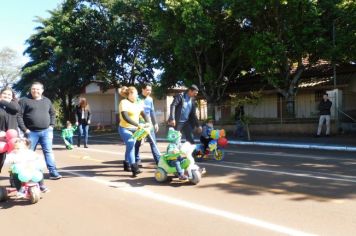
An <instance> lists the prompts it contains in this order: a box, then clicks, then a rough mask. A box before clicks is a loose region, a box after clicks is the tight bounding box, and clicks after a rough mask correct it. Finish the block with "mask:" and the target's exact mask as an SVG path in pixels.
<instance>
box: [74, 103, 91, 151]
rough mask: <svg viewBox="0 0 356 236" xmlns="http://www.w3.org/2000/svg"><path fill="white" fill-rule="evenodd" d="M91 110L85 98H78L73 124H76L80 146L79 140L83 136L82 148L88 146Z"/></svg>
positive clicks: (78, 144)
mask: <svg viewBox="0 0 356 236" xmlns="http://www.w3.org/2000/svg"><path fill="white" fill-rule="evenodd" d="M90 118H91V112H90V107H89V104H88V102H87V100H86V98H80V99H79V105H78V106H77V107H76V109H75V120H76V122H75V125H76V126H78V131H79V133H78V143H77V146H78V147H80V140H81V138H82V136H84V148H88V134H89V125H90Z"/></svg>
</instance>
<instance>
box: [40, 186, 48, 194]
mask: <svg viewBox="0 0 356 236" xmlns="http://www.w3.org/2000/svg"><path fill="white" fill-rule="evenodd" d="M40 190H41V192H42V193H48V192H49V188H47V187H46V186H45V185H41V186H40Z"/></svg>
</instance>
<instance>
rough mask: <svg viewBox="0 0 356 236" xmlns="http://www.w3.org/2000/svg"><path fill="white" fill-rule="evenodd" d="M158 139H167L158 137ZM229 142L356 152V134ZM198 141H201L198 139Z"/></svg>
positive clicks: (258, 138) (266, 137)
mask: <svg viewBox="0 0 356 236" xmlns="http://www.w3.org/2000/svg"><path fill="white" fill-rule="evenodd" d="M157 140H162V141H163V140H165V139H164V138H157ZM228 140H229V144H235V145H256V146H265V147H286V148H302V149H319V150H335V151H352V152H356V135H335V136H331V137H319V138H315V137H312V136H305V137H302V136H288V137H286V136H277V135H276V136H256V137H253V140H251V141H247V140H244V139H234V138H231V139H228ZM196 142H199V140H198V139H196Z"/></svg>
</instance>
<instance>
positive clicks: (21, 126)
mask: <svg viewBox="0 0 356 236" xmlns="http://www.w3.org/2000/svg"><path fill="white" fill-rule="evenodd" d="M43 92H44V86H43V84H42V83H40V82H34V83H32V85H31V87H30V92H29V94H28V95H27V96H25V97H22V98H20V99H19V100H18V99H17V98H16V96H15V92H14V91H13V90H12V89H11V88H9V87H6V88H4V89H2V90H1V91H0V132H3V133H4V134H6V132H7V131H9V130H16V131H19V134H16V136H17V137H18V138H17V140H16V141H15V142H14V143H13V145H14V147H13V148H12V149H11V150H6V151H5V150H3V152H2V153H0V172H1V169H2V167H3V165H4V164H9V163H10V164H20V163H21V162H26V161H33V160H34V158H32V157H34V156H35V152H34V151H35V150H36V147H37V145H41V148H42V152H43V155H44V162H45V166H46V167H47V169H48V172H49V178H50V179H53V180H58V179H60V178H62V176H61V175H60V173H59V172H58V170H57V167H56V163H55V157H54V154H53V150H52V144H53V129H54V126H55V119H56V112H55V109H54V107H53V104H52V102H51V101H50V100H49V99H48V98H47V97H45V96H43ZM75 114H76V123H75V125H74V126H72V124H71V123H70V122H69V121H68V122H67V124H66V128H65V129H64V130H63V132H62V136H63V137H65V138H66V141H67V142H68V144H70V145H73V132H74V131H75V130H76V129H77V127H78V129H79V135H78V142H77V145H78V147H79V146H80V144H81V136H83V137H84V140H83V144H84V148H88V146H87V144H88V129H89V125H90V117H91V113H90V108H89V105H88V103H87V101H86V99H85V98H81V99H80V101H79V105H78V106H77V107H76V111H75ZM16 133H17V132H16ZM10 151H11V152H10ZM30 152H32V153H33V155H32V154H31V155H29V153H30ZM24 153H25V154H24ZM15 177H16V178H15V183H16V182H17V183H18V182H19V178H17V175H15ZM20 179H21V178H20ZM16 187H17V188H18V184H17V186H16ZM39 187H40V189H41V191H42V192H46V191H48V188H47V187H46V186H45V185H44V182H43V180H42V181H39Z"/></svg>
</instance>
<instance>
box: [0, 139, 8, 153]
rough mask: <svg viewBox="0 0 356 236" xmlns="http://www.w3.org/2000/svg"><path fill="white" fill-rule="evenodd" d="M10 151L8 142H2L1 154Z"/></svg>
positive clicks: (0, 142)
mask: <svg viewBox="0 0 356 236" xmlns="http://www.w3.org/2000/svg"><path fill="white" fill-rule="evenodd" d="M7 150H8V145H7V143H6V142H2V141H0V153H4V152H6V151H7Z"/></svg>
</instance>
